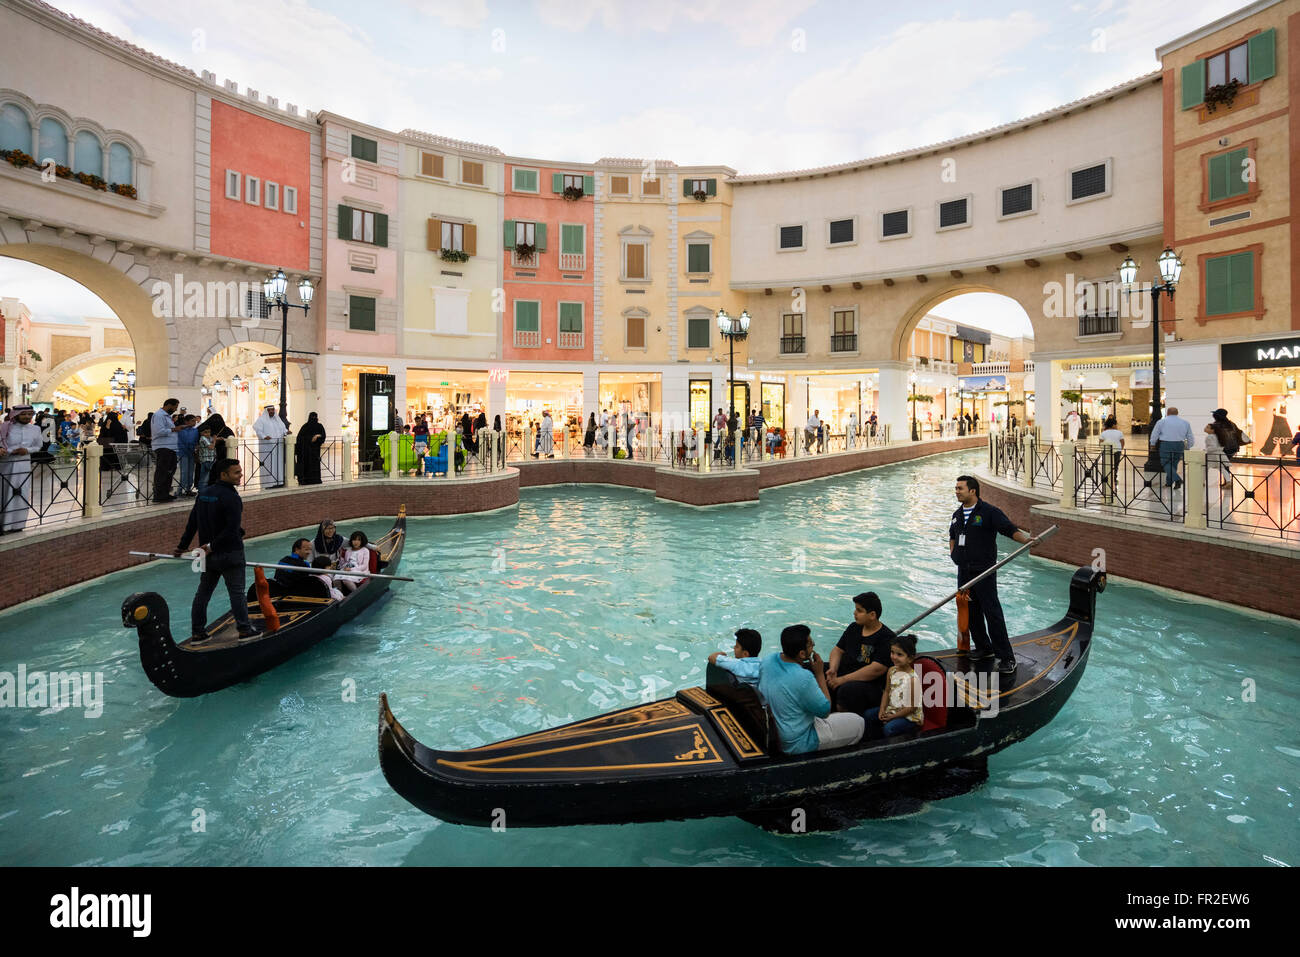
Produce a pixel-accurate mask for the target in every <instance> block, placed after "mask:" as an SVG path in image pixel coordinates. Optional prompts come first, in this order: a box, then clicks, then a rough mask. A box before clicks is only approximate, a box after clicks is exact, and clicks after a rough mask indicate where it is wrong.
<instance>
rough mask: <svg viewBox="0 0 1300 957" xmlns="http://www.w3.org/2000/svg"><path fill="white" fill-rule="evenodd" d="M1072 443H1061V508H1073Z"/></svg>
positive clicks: (1073, 470)
mask: <svg viewBox="0 0 1300 957" xmlns="http://www.w3.org/2000/svg"><path fill="white" fill-rule="evenodd" d="M1074 472H1075V469H1074V443H1073V442H1062V443H1061V502H1060V504H1061V508H1074V492H1075V487H1076V486H1075V477H1074Z"/></svg>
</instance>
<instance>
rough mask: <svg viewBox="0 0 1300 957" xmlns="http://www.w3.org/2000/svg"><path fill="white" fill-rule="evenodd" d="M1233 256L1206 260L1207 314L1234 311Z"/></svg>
mask: <svg viewBox="0 0 1300 957" xmlns="http://www.w3.org/2000/svg"><path fill="white" fill-rule="evenodd" d="M1231 259H1232V257H1231V256H1220V257H1218V258H1217V259H1207V260H1205V314H1206V315H1207V316H1222V315H1227V314H1228V313H1229V312H1231V311H1232V308H1231V304H1232V264H1231V262H1230V260H1231Z"/></svg>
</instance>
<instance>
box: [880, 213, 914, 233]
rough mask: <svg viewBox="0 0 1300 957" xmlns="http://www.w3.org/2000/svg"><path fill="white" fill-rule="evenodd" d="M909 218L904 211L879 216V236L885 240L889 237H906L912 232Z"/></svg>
mask: <svg viewBox="0 0 1300 957" xmlns="http://www.w3.org/2000/svg"><path fill="white" fill-rule="evenodd" d="M910 220H911V217H910V216H908V211H907V210H906V209H899V210H895V211H894V212H892V213H881V214H880V235H881V236H884V237H886V238H888V237H890V236H906V235H907V234H908V233H909V232H911V231H912V228H911V223H910Z"/></svg>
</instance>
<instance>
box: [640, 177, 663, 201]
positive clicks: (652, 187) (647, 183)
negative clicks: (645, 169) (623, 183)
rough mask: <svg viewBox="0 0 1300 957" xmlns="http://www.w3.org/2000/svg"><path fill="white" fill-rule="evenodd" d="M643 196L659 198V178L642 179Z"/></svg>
mask: <svg viewBox="0 0 1300 957" xmlns="http://www.w3.org/2000/svg"><path fill="white" fill-rule="evenodd" d="M641 195H642V196H658V195H660V193H659V178H658V177H657V176H656V177H655V178H654V179H642V180H641Z"/></svg>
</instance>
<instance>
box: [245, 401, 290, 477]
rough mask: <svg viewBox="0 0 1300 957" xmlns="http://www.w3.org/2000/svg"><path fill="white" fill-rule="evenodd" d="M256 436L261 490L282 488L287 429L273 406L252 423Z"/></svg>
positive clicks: (269, 406)
mask: <svg viewBox="0 0 1300 957" xmlns="http://www.w3.org/2000/svg"><path fill="white" fill-rule="evenodd" d="M253 434H254V435H256V436H257V467H258V469H259V471H260V472H261V475H262V488H283V487H284V437H285V436H286V435H288V434H289V429H288V428H287V427H286V426H285V424H284V421H283V420H282V419H281V418H280V417H279V416H278V415H276V414H275V406H273V405H268V406H267V407H266V408H265V409H263V410H262V414H261V415H260V416H258V418H257V421H256V422H254V423H253Z"/></svg>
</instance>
